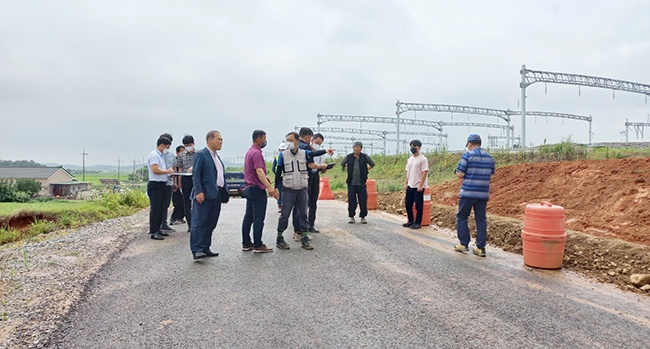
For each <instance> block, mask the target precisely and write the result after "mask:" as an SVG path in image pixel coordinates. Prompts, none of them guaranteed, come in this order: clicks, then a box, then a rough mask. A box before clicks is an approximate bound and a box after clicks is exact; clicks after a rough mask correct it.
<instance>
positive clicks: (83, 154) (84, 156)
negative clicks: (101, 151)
mask: <svg viewBox="0 0 650 349" xmlns="http://www.w3.org/2000/svg"><path fill="white" fill-rule="evenodd" d="M86 156H88V153H86V148H83V150H82V153H81V157H82V159H83V160H82V162H81V173H82V181H84V182H85V181H86Z"/></svg>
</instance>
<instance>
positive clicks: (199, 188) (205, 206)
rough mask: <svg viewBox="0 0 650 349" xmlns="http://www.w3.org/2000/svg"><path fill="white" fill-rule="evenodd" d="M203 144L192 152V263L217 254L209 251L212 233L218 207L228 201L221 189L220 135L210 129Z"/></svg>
mask: <svg viewBox="0 0 650 349" xmlns="http://www.w3.org/2000/svg"><path fill="white" fill-rule="evenodd" d="M206 143H207V144H208V146H207V147H205V148H203V149H201V151H199V152H197V153H196V156H195V157H194V163H193V164H192V181H193V182H194V192H193V200H192V228H191V230H192V231H191V233H190V250H191V251H192V256H193V258H194V259H195V260H196V259H201V258H205V257H216V256H218V255H219V253H217V252H212V251H211V250H210V245H212V232H213V231H214V229H215V228H216V227H217V222H218V221H219V215H220V214H221V204H222V203H225V202H228V199H229V196H228V191H227V190H226V189H225V187H226V176H225V166H224V165H223V162H221V158H220V157H219V154H218V151H219V150H221V146H222V144H223V138H221V133H219V131H214V130H213V131H210V132H208V134H207V136H206Z"/></svg>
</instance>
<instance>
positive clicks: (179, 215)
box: [172, 188, 185, 221]
mask: <svg viewBox="0 0 650 349" xmlns="http://www.w3.org/2000/svg"><path fill="white" fill-rule="evenodd" d="M172 203H173V204H174V210H173V211H172V219H173V220H175V221H180V220H181V219H183V218H184V217H185V205H183V193H182V192H181V190H180V188H179V189H176V191H175V192H173V193H172Z"/></svg>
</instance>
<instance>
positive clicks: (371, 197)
mask: <svg viewBox="0 0 650 349" xmlns="http://www.w3.org/2000/svg"><path fill="white" fill-rule="evenodd" d="M366 189H367V191H368V209H369V210H376V209H377V181H376V180H374V179H369V180H367V181H366Z"/></svg>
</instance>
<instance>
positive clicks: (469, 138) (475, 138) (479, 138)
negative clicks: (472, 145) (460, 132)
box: [467, 133, 481, 142]
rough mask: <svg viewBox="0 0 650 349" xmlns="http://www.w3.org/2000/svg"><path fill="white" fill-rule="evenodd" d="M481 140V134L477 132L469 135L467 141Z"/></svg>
mask: <svg viewBox="0 0 650 349" xmlns="http://www.w3.org/2000/svg"><path fill="white" fill-rule="evenodd" d="M480 140H481V136H479V135H478V134H476V133H472V134H471V135H469V136H467V141H468V142H474V141H480Z"/></svg>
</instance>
